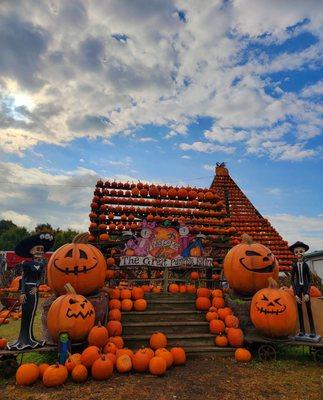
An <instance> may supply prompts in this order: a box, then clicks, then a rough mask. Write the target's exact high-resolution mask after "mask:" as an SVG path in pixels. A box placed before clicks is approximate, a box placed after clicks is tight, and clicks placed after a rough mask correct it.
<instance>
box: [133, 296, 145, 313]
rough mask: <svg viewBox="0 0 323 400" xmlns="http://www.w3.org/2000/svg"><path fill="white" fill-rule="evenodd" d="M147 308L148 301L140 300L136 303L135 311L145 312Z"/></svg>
mask: <svg viewBox="0 0 323 400" xmlns="http://www.w3.org/2000/svg"><path fill="white" fill-rule="evenodd" d="M146 308H147V301H146V300H145V299H138V300H136V301H135V302H134V309H135V310H136V311H145V310H146Z"/></svg>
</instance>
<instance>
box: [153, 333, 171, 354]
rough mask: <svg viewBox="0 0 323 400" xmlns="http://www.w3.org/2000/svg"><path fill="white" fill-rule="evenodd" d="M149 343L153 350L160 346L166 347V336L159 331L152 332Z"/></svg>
mask: <svg viewBox="0 0 323 400" xmlns="http://www.w3.org/2000/svg"><path fill="white" fill-rule="evenodd" d="M149 343H150V347H151V348H152V349H153V350H157V349H159V348H161V347H167V336H166V335H165V334H163V333H161V332H156V333H153V334H152V335H151V336H150V340H149Z"/></svg>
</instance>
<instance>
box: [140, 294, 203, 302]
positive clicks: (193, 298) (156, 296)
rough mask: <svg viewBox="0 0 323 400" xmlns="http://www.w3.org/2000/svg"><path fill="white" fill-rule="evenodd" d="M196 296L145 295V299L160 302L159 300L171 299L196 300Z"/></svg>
mask: <svg viewBox="0 0 323 400" xmlns="http://www.w3.org/2000/svg"><path fill="white" fill-rule="evenodd" d="M195 298H196V295H195V294H194V293H193V294H192V293H163V292H162V293H151V292H148V293H145V299H146V300H147V301H149V300H158V299H169V300H172V299H173V300H195Z"/></svg>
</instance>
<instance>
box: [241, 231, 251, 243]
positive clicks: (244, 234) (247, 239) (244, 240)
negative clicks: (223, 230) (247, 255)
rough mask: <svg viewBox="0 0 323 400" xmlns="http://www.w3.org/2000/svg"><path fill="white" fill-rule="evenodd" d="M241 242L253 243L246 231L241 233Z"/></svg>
mask: <svg viewBox="0 0 323 400" xmlns="http://www.w3.org/2000/svg"><path fill="white" fill-rule="evenodd" d="M241 242H242V243H244V244H252V243H253V239H252V237H251V236H250V235H248V234H247V233H243V234H242V235H241Z"/></svg>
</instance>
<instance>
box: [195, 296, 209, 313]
mask: <svg viewBox="0 0 323 400" xmlns="http://www.w3.org/2000/svg"><path fill="white" fill-rule="evenodd" d="M195 307H196V308H197V310H199V311H207V310H208V309H209V308H210V307H211V301H210V299H208V298H207V297H198V298H197V299H196V300H195Z"/></svg>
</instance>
